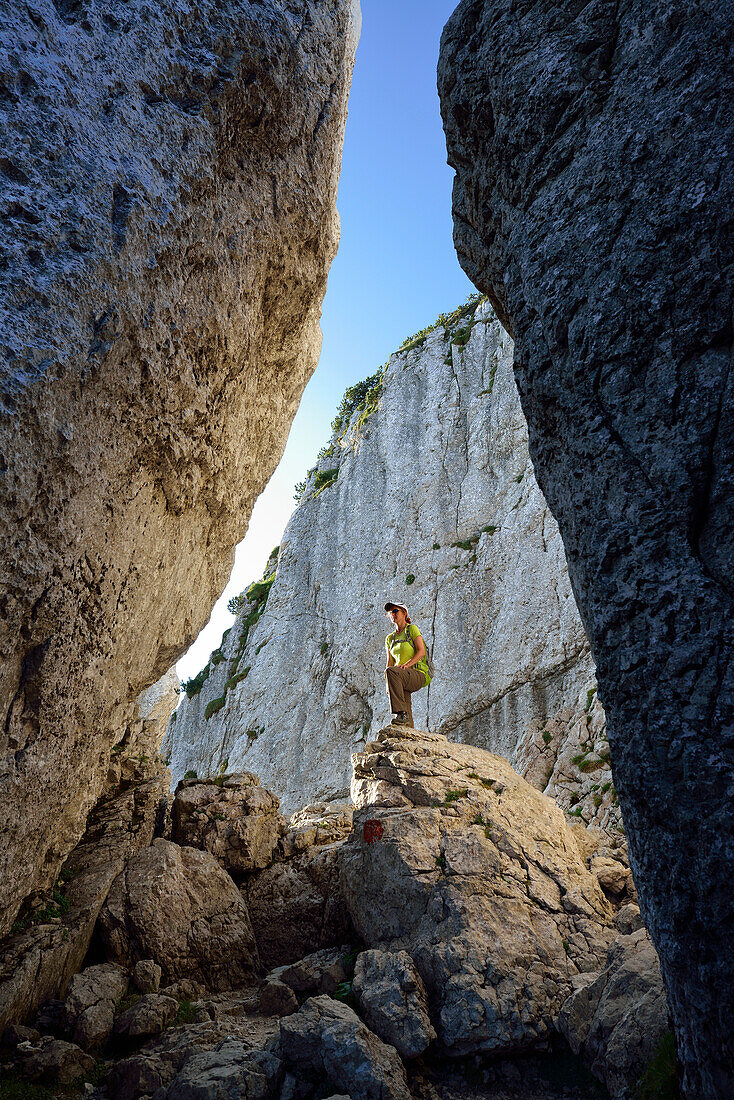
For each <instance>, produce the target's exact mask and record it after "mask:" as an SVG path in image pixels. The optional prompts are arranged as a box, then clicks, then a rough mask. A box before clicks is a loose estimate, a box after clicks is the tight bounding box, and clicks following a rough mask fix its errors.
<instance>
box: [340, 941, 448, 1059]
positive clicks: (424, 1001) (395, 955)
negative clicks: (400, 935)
mask: <svg viewBox="0 0 734 1100" xmlns="http://www.w3.org/2000/svg"><path fill="white" fill-rule="evenodd" d="M352 988H353V990H354V996H355V997H356V999H357V1004H358V1005H359V1012H360V1015H361V1016H362V1018H363V1019H364V1021H365V1023H366V1024H367V1025H368V1026H369V1027H370V1028H371V1029H372V1031H374V1032H375V1034H376V1035H379V1036H380V1038H381V1039H383V1040H384V1041H385V1042H386V1043H389V1044H390V1046H393V1047H395V1049H396V1050H397V1052H398V1054H399V1055H400V1057H401V1058H416V1057H418V1055H419V1054H423V1053H424V1052H425V1051H426V1050H427V1049H428V1047H429V1046H430V1045H431V1043H432V1042H433V1040H434V1039H435V1038H436V1032H435V1030H434V1028H433V1024H432V1023H431V1018H430V1015H429V1012H428V996H427V994H426V987H425V985H424V984H423V979H422V978H421V976H420V974H419V973H418V970H417V969H416V966H415V963H414V962H413V960H412V959H411V957H410V955H409V954H408V953H407V952H406V951H362V952H361V954H360V955H359V958H358V959H357V965H356V966H355V968H354V982H353V986H352Z"/></svg>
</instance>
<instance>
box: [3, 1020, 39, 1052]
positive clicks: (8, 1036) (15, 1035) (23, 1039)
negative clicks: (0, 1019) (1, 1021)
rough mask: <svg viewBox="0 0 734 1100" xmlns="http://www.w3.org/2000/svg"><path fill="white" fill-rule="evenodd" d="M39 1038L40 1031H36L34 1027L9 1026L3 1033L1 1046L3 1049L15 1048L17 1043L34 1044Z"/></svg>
mask: <svg viewBox="0 0 734 1100" xmlns="http://www.w3.org/2000/svg"><path fill="white" fill-rule="evenodd" d="M40 1038H41V1033H40V1031H36V1029H35V1028H34V1027H24V1025H23V1024H10V1026H9V1027H6V1028H5V1031H4V1032H3V1036H2V1044H3V1046H5V1047H17V1045H18V1043H35V1042H37V1040H38V1039H40Z"/></svg>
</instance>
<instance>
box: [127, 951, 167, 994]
mask: <svg viewBox="0 0 734 1100" xmlns="http://www.w3.org/2000/svg"><path fill="white" fill-rule="evenodd" d="M161 974H162V971H161V968H160V966H159V965H158V963H156V962H154V961H153V960H152V959H140V960H139V961H138V962H136V963H135V966H134V968H133V984H134V985H135V987H136V989H138V990H139V991H140V992H141V993H157V992H158V990H159V989H160V987H161Z"/></svg>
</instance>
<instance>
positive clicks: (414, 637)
mask: <svg viewBox="0 0 734 1100" xmlns="http://www.w3.org/2000/svg"><path fill="white" fill-rule="evenodd" d="M385 611H386V612H387V616H388V618H389V619H391V620H392V623H393V626H394V627H395V629H394V630H393V632H392V633H391V634H388V636H387V638H386V639H385V649H386V650H387V668H386V669H385V679H386V681H387V693H388V695H389V696H390V710H391V711H392V712H393V715H394V718H393V719H392V722H391V723H390V724H391V725H393V726H409V727H410V728H411V729H413V708H412V706H411V703H410V697H411V695H412V693H413V692H414V691H420V689H421V688H422V687H426V685H427V684H430V682H431V677H430V675H429V672H428V664H427V662H426V647H425V643H424V642H423V638H422V637H421V632H420V630H419V629H418V627H417V626H413V624H412V623H411V621H410V615H409V614H408V609H407V607H403V605H402V604H400V603H391V602H390V603H386V604H385Z"/></svg>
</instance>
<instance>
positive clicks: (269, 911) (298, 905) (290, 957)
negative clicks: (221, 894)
mask: <svg viewBox="0 0 734 1100" xmlns="http://www.w3.org/2000/svg"><path fill="white" fill-rule="evenodd" d="M340 855H341V844H338V843H337V844H327V845H323V846H319V847H314V848H311V849H309V850H308V851H306V852H302V853H299V854H298V855H295V856H293V857H292V858H291V859H289V860H287V861H285V862H277V863H274V864H273V865H272V866H271V867H267V868H265V869H264V870H262V871H258V872H256V873H255V874H253V875H249V876H248V877H247V880H246V882H245V883H244V884H243V885H242V887H241V890H242V895H243V897H244V898H245V899H246V902H247V909H248V912H249V914H250V919H251V921H252V927H253V931H254V933H255V939H256V941H257V946H258V951H259V953H260V958H261V961H262V963H263V966H268V967H272V966H280V965H282V964H285V963H293V962H296V961H297V960H298V959H301V958H303V956H304V955H308V954H310V953H311V952H314V951H318V950H319V949H320V948H322V947H331V946H333V945H334V944H339V943H342V942H344V940H346V939H348V937H349V933H350V931H351V927H350V923H349V917H348V915H347V912H346V910H345V908H344V901H343V898H342V895H341V889H340V886H339V860H340Z"/></svg>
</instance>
